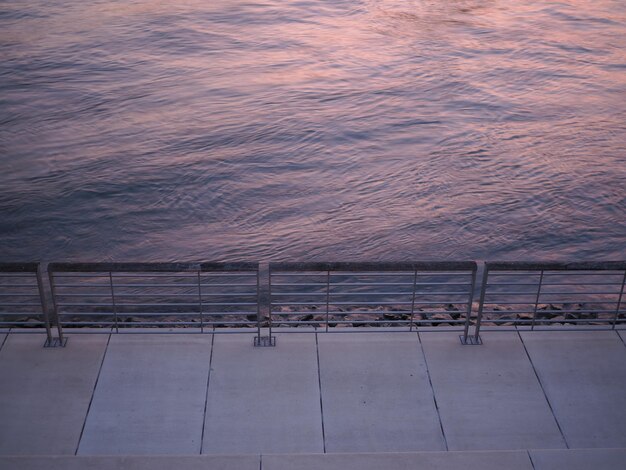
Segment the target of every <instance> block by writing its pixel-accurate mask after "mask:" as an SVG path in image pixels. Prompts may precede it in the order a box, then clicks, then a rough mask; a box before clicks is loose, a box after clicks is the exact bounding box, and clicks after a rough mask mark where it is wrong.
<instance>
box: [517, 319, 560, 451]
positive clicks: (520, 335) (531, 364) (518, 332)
mask: <svg viewBox="0 0 626 470" xmlns="http://www.w3.org/2000/svg"><path fill="white" fill-rule="evenodd" d="M517 336H519V339H520V341H521V342H522V347H523V348H524V352H525V353H526V357H528V360H529V361H530V366H531V367H532V368H533V372H534V373H535V377H537V382H539V387H541V391H542V392H543V396H544V397H545V399H546V403H548V408H550V413H552V417H553V418H554V422H555V423H556V427H557V428H558V429H559V432H560V433H561V437H562V438H563V442H564V443H565V447H566V448H567V449H569V448H570V446H569V443H568V442H567V439H566V438H565V433H564V432H563V429H562V428H561V423H559V420H558V418H557V417H556V413H555V412H554V409H553V408H552V403H550V399H549V398H548V394H547V393H546V390H545V388H543V383H542V382H541V379H540V378H539V374H538V373H537V369H535V364H534V363H533V360H532V358H531V357H530V354H529V352H528V348H527V347H526V343H524V338H522V334H521V332H520V331H519V330H517Z"/></svg>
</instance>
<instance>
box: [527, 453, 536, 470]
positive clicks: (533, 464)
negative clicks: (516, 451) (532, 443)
mask: <svg viewBox="0 0 626 470" xmlns="http://www.w3.org/2000/svg"><path fill="white" fill-rule="evenodd" d="M526 453H527V454H528V459H529V460H530V465H532V467H533V470H535V462H533V456H532V455H530V449H526Z"/></svg>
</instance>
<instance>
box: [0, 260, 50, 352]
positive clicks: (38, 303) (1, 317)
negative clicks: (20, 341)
mask: <svg viewBox="0 0 626 470" xmlns="http://www.w3.org/2000/svg"><path fill="white" fill-rule="evenodd" d="M16 327H17V328H45V329H46V343H45V346H46V347H48V346H53V345H54V343H55V341H56V339H55V338H53V337H52V331H51V327H50V318H49V317H48V312H47V310H46V302H45V295H44V290H43V282H42V276H41V267H40V265H39V263H0V328H12V329H13V328H16ZM26 331H28V330H26Z"/></svg>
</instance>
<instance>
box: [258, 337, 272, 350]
mask: <svg viewBox="0 0 626 470" xmlns="http://www.w3.org/2000/svg"><path fill="white" fill-rule="evenodd" d="M274 346H276V336H255V337H254V347H255V348H267V347H274Z"/></svg>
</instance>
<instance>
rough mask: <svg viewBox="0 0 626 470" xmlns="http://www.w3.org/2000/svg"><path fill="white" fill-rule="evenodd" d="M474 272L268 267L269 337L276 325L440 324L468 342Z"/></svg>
mask: <svg viewBox="0 0 626 470" xmlns="http://www.w3.org/2000/svg"><path fill="white" fill-rule="evenodd" d="M476 269H477V265H476V263H475V262H473V261H463V262H414V263H401V262H399V263H270V265H269V293H270V301H269V312H270V315H269V328H270V337H271V329H272V328H273V327H277V326H278V327H280V326H291V327H293V326H296V327H298V326H313V327H316V329H317V331H320V329H321V330H323V331H325V332H341V331H342V328H341V327H344V326H351V327H361V326H378V327H384V328H388V329H389V330H390V331H403V330H404V331H413V330H414V329H415V328H417V327H419V326H436V325H444V324H445V325H448V326H458V327H459V329H462V330H463V333H464V334H463V337H464V338H467V337H468V329H469V325H470V314H471V308H472V296H473V292H474V284H475V279H476ZM300 331H302V330H300ZM344 331H345V330H344ZM378 331H380V330H378Z"/></svg>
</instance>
